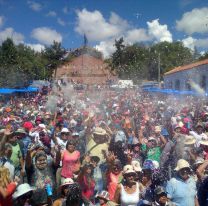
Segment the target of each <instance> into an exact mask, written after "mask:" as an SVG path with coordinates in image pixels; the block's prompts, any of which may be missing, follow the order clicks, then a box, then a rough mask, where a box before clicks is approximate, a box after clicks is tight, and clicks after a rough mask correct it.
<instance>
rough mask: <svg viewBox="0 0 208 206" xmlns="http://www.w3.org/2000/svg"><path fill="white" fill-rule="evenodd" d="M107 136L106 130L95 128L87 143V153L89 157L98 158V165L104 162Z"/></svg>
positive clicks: (107, 145)
mask: <svg viewBox="0 0 208 206" xmlns="http://www.w3.org/2000/svg"><path fill="white" fill-rule="evenodd" d="M108 147H109V144H108V135H107V132H106V130H104V129H102V128H101V127H96V128H95V129H94V131H93V135H92V137H91V138H90V140H89V142H88V143H87V148H86V149H87V153H88V154H90V156H98V157H99V158H100V162H99V164H102V163H103V162H104V161H105V154H106V152H107V150H108Z"/></svg>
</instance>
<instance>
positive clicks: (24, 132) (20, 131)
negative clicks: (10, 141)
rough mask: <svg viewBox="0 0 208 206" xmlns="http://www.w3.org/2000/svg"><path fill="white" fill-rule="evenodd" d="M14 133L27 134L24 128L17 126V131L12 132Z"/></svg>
mask: <svg viewBox="0 0 208 206" xmlns="http://www.w3.org/2000/svg"><path fill="white" fill-rule="evenodd" d="M14 133H15V134H27V132H26V131H25V129H24V128H19V129H17V131H15V132H14Z"/></svg>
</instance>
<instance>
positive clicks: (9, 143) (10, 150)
mask: <svg viewBox="0 0 208 206" xmlns="http://www.w3.org/2000/svg"><path fill="white" fill-rule="evenodd" d="M67 87H68V85H67V84H65V85H56V86H53V87H52V86H49V87H48V88H47V89H46V88H45V89H44V90H40V91H39V92H38V93H36V94H28V95H19V96H13V97H11V98H10V99H9V100H7V101H6V100H4V101H3V100H2V101H1V102H0V206H43V205H45V206H46V205H48V206H81V205H82V206H93V205H97V206H116V205H121V206H145V205H151V206H174V205H175V206H198V205H199V206H207V205H208V176H207V175H208V170H207V169H208V133H206V132H208V101H206V99H203V98H202V97H191V96H164V95H160V94H148V93H145V92H142V91H140V90H139V89H122V90H111V89H109V88H102V87H99V88H92V89H90V88H88V89H87V90H82V91H74V90H72V89H69V90H68V89H67ZM54 88H55V89H54Z"/></svg>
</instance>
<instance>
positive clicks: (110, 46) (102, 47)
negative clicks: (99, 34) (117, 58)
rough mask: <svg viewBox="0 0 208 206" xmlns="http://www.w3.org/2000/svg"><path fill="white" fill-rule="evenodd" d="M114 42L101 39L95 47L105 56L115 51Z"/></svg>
mask: <svg viewBox="0 0 208 206" xmlns="http://www.w3.org/2000/svg"><path fill="white" fill-rule="evenodd" d="M114 44H115V42H114V40H106V41H101V42H100V43H99V44H98V45H96V46H95V48H96V49H97V50H98V51H101V52H102V53H103V56H104V58H107V57H109V56H110V55H111V54H112V53H113V52H115V51H116V48H115V46H114Z"/></svg>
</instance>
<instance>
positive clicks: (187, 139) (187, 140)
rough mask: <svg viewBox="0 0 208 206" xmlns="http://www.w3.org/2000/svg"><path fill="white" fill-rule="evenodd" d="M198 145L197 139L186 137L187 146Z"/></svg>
mask: <svg viewBox="0 0 208 206" xmlns="http://www.w3.org/2000/svg"><path fill="white" fill-rule="evenodd" d="M195 143H196V139H195V138H194V137H193V136H191V135H186V137H185V141H184V144H185V145H192V144H195Z"/></svg>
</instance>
